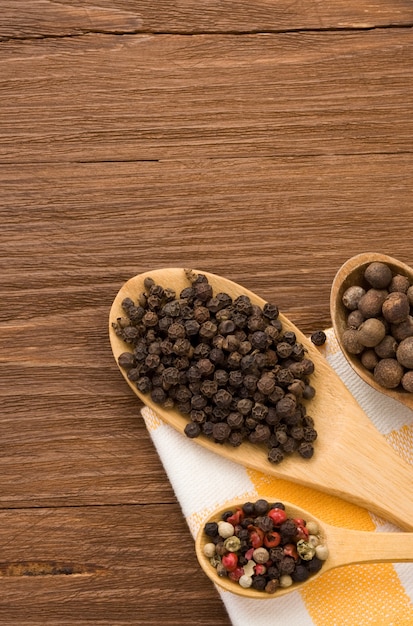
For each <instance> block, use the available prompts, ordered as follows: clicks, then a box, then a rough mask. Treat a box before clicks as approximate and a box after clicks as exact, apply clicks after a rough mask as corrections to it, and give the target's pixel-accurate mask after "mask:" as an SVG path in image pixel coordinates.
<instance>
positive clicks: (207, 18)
mask: <svg viewBox="0 0 413 626" xmlns="http://www.w3.org/2000/svg"><path fill="white" fill-rule="evenodd" d="M2 9H3V10H2V18H1V23H2V29H1V33H0V40H1V39H7V38H20V39H30V38H41V37H64V36H81V35H83V34H85V33H91V32H92V33H96V32H100V33H119V34H121V33H123V34H133V33H136V32H152V33H188V34H194V33H202V32H207V33H222V32H226V33H228V32H234V33H251V32H258V31H261V32H280V31H284V30H297V29H315V30H323V29H329V28H358V29H361V28H374V27H377V26H389V25H392V26H410V25H411V24H412V23H413V9H412V6H411V3H410V2H409V0H394V1H393V2H387V1H385V0H369V2H363V3H359V2H357V1H356V0H348V1H346V0H331V1H330V2H329V3H328V5H327V6H325V5H324V3H323V5H322V6H320V3H319V2H309V1H307V0H304V1H302V2H291V1H290V0H278V1H277V2H274V0H255V1H254V2H253V3H251V2H247V1H246V0H239V1H234V0H205V1H204V2H203V3H202V5H200V4H199V2H198V1H197V0H185V1H184V2H182V0H181V1H180V0H172V1H169V0H157V2H153V0H139V2H135V1H134V0H93V2H92V1H91V0H59V2H56V1H55V0H32V1H31V2H30V3H26V4H25V7H24V16H23V15H22V13H21V12H20V11H16V4H15V2H13V0H3V1H2Z"/></svg>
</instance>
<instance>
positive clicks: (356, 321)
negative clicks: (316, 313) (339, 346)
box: [341, 261, 413, 393]
mask: <svg viewBox="0 0 413 626" xmlns="http://www.w3.org/2000/svg"><path fill="white" fill-rule="evenodd" d="M342 302H343V305H344V307H345V311H346V322H347V328H346V329H345V330H344V331H343V333H342V336H341V339H342V343H343V346H344V348H345V350H347V352H349V353H350V354H353V355H357V357H358V358H359V359H360V363H361V364H362V365H363V367H364V368H366V370H368V371H370V372H371V373H372V374H373V377H374V379H375V381H376V382H377V383H378V384H379V385H380V386H382V387H384V388H386V389H396V390H404V391H407V392H410V393H413V284H411V282H410V280H409V278H408V277H407V276H404V275H402V274H400V273H397V272H393V271H392V269H391V268H390V267H389V266H388V265H387V264H386V263H382V262H378V261H375V262H373V263H370V264H369V265H368V266H367V267H366V268H365V270H364V273H363V277H362V280H360V281H359V282H358V283H357V284H354V285H351V286H350V287H348V288H346V290H345V291H344V293H343V296H342Z"/></svg>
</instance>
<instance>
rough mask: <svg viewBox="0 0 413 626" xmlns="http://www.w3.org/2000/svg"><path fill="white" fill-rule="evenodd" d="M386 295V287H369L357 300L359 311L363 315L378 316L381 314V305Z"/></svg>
mask: <svg viewBox="0 0 413 626" xmlns="http://www.w3.org/2000/svg"><path fill="white" fill-rule="evenodd" d="M387 296H388V291H387V290H386V289H369V290H368V291H366V293H365V294H364V296H362V297H361V298H360V300H359V303H358V308H359V311H361V312H362V314H363V315H364V317H378V316H379V315H381V307H382V306H383V302H384V301H385V299H386V297H387Z"/></svg>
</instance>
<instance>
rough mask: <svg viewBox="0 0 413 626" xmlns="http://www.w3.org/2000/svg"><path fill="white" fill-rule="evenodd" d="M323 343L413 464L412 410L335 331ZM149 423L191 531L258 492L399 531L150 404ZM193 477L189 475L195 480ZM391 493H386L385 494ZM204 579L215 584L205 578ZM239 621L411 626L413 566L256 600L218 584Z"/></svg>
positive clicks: (338, 574)
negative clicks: (232, 455)
mask: <svg viewBox="0 0 413 626" xmlns="http://www.w3.org/2000/svg"><path fill="white" fill-rule="evenodd" d="M326 334H327V342H326V344H325V345H324V346H323V347H322V348H320V350H321V351H322V352H323V353H324V355H325V357H326V358H327V360H328V361H329V362H330V364H331V365H332V366H333V367H334V369H335V370H336V371H337V373H338V375H339V376H340V377H341V378H342V380H343V381H344V383H345V384H346V385H347V387H348V388H349V390H350V391H351V392H352V394H353V395H354V397H355V398H356V400H357V401H358V402H359V404H360V405H361V407H362V408H363V409H364V411H365V412H366V413H367V415H368V416H369V418H370V419H371V421H372V422H373V424H374V425H375V426H376V428H377V429H378V430H379V431H380V432H381V433H382V434H383V435H384V436H385V438H386V439H387V441H388V442H389V444H390V445H392V446H393V447H394V448H395V450H396V451H397V452H398V453H399V454H400V456H402V457H403V458H404V459H405V460H406V461H407V462H409V463H412V464H413V411H411V410H410V409H408V408H406V407H404V406H402V405H401V404H399V403H397V402H396V401H394V400H392V399H390V398H387V397H386V396H384V395H382V394H380V393H378V392H376V391H375V390H374V389H372V388H370V387H369V386H368V385H367V384H366V383H364V382H363V381H362V380H361V379H360V378H359V377H358V376H356V375H355V374H354V372H353V370H352V369H351V368H350V367H349V365H348V363H347V361H346V359H345V358H344V356H343V354H342V353H341V351H340V349H339V347H338V344H337V341H336V339H335V336H334V333H333V331H332V329H328V330H327V331H326ZM142 415H143V417H144V420H145V423H146V426H147V428H148V430H149V433H150V435H151V437H152V440H153V442H154V445H155V446H156V449H157V451H158V454H159V456H160V458H161V460H162V463H163V465H164V467H165V470H166V472H167V474H168V477H169V480H170V482H171V484H172V486H173V488H174V491H175V493H176V496H177V498H178V500H179V502H180V505H181V507H182V511H183V514H184V516H185V519H186V521H187V523H188V525H189V528H190V530H191V532H192V534H193V536H195V535H196V533H197V532H198V529H199V528H200V527H201V525H202V524H203V522H204V520H205V519H206V517H207V516H208V514H209V513H210V512H211V511H212V510H213V509H215V508H217V507H218V506H220V505H221V504H223V503H225V502H226V501H227V500H230V499H245V500H254V499H256V498H257V496H258V494H259V495H260V496H262V497H268V498H269V499H271V500H273V499H274V497H275V496H276V498H277V499H279V500H283V499H284V500H287V501H291V502H294V503H297V504H300V502H306V503H308V502H311V507H310V506H309V505H306V507H305V508H307V509H310V510H311V512H312V513H313V514H314V515H315V516H317V517H320V518H322V519H324V520H325V521H326V522H328V523H330V524H335V525H337V526H343V527H348V528H355V529H359V530H369V531H376V532H380V531H392V530H398V529H396V528H395V527H394V526H392V525H391V524H389V523H388V522H385V521H384V520H382V519H379V518H378V517H377V516H375V515H373V514H371V513H369V512H368V511H366V510H365V509H362V508H360V507H358V506H356V505H354V504H350V503H348V502H344V501H343V500H341V499H339V498H337V497H334V496H329V495H327V494H325V493H321V492H319V491H315V490H313V489H309V488H308V487H303V486H300V485H295V484H292V483H291V482H289V481H286V480H280V479H276V478H274V477H271V476H268V475H266V474H262V473H260V472H258V471H255V470H251V469H248V468H245V467H243V466H241V465H237V464H235V463H232V462H231V461H228V460H226V459H223V458H221V457H220V456H218V455H215V454H214V453H213V452H210V451H209V450H206V449H204V448H203V447H201V446H198V445H196V444H194V442H193V441H191V440H190V439H187V438H186V437H183V436H182V435H181V434H179V433H178V432H176V431H175V430H173V429H172V428H171V427H170V426H168V425H166V424H164V423H163V422H162V421H161V420H160V419H159V417H158V416H157V415H156V414H155V413H154V412H153V411H151V410H150V409H149V408H147V407H145V408H144V409H143V410H142ZM189 477H190V478H189ZM383 495H384V497H385V494H383ZM205 584H212V583H210V582H209V580H208V579H207V578H206V579H205ZM218 591H219V593H220V595H221V598H222V601H223V603H224V605H225V607H226V610H227V612H228V615H229V617H230V620H231V622H232V624H234V626H250V625H251V624H254V626H285V625H286V624H291V625H292V626H367V625H371V626H407V625H408V624H411V625H412V626H413V604H412V600H413V564H410V563H400V564H394V565H392V564H389V563H386V564H380V563H379V564H372V565H352V566H347V567H343V568H340V569H337V570H333V571H331V572H327V573H326V574H325V575H323V576H322V577H321V578H318V579H317V580H315V581H314V582H313V583H311V582H310V583H308V584H307V585H306V586H305V587H304V588H303V589H302V590H301V591H295V592H293V593H291V594H289V595H287V596H284V597H280V598H277V597H276V595H275V596H274V598H271V599H268V600H265V601H256V600H248V599H244V598H242V597H239V596H236V595H234V594H232V593H229V592H226V591H221V590H218Z"/></svg>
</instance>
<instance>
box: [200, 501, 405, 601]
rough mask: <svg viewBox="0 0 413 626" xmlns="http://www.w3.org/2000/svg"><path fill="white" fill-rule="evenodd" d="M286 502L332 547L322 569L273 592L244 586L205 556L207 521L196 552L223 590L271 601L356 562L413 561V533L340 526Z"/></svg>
mask: <svg viewBox="0 0 413 626" xmlns="http://www.w3.org/2000/svg"><path fill="white" fill-rule="evenodd" d="M276 500H277V498H275V499H273V501H276ZM242 505H243V502H241V501H234V502H227V503H226V504H225V505H224V506H221V507H220V508H219V509H217V510H216V511H214V513H212V514H211V515H209V516H208V519H207V520H205V521H204V524H205V523H206V522H207V521H215V522H217V521H219V520H220V519H221V516H222V513H224V512H225V511H228V510H234V509H235V508H236V507H237V506H242ZM284 505H285V507H286V513H287V515H288V517H292V518H297V517H298V518H302V519H304V520H306V522H307V523H308V522H309V521H312V522H315V523H316V524H317V525H318V527H319V534H318V536H319V537H320V541H321V543H322V544H323V545H324V546H326V547H327V548H328V557H327V559H326V560H325V561H324V562H323V566H322V568H321V570H319V571H318V572H317V573H316V574H313V575H311V576H310V577H309V578H308V579H307V580H306V581H304V582H301V583H293V584H292V585H291V586H290V587H286V588H281V587H279V588H278V589H277V590H276V591H275V593H273V594H269V593H266V592H265V591H259V590H257V589H253V588H252V587H248V588H246V589H245V588H243V587H241V585H240V584H239V583H237V582H234V581H232V580H231V579H230V578H228V577H220V576H218V574H217V572H216V569H215V568H214V567H213V565H212V564H211V563H210V561H209V558H208V557H207V556H205V553H204V546H205V544H207V543H209V542H210V541H211V539H210V538H209V537H207V535H206V534H205V533H204V524H203V525H202V527H201V528H200V530H199V532H198V534H197V537H196V540H195V552H196V555H197V558H198V561H199V564H200V566H201V568H202V569H203V571H204V572H205V574H206V575H207V576H208V577H209V578H210V579H211V580H212V582H214V583H215V584H216V585H218V586H219V587H221V588H222V589H225V590H226V591H230V592H232V593H235V594H236V595H239V596H243V597H244V598H249V599H256V600H269V599H274V598H279V597H281V596H284V595H286V594H288V593H292V592H294V591H298V590H300V589H302V588H303V587H304V585H306V584H308V583H309V582H312V581H314V580H315V579H316V578H318V577H319V576H322V575H323V574H325V573H326V572H328V571H330V570H332V569H335V568H337V567H343V566H345V565H351V564H355V563H379V562H389V563H408V562H412V561H413V533H398V532H387V533H378V532H369V531H361V530H350V529H347V528H340V527H338V526H332V525H330V524H327V523H325V522H323V521H321V520H320V519H318V518H316V517H315V516H314V515H312V514H311V513H309V512H308V511H306V510H304V509H302V508H301V507H298V506H296V505H294V504H291V503H289V502H285V501H284Z"/></svg>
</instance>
